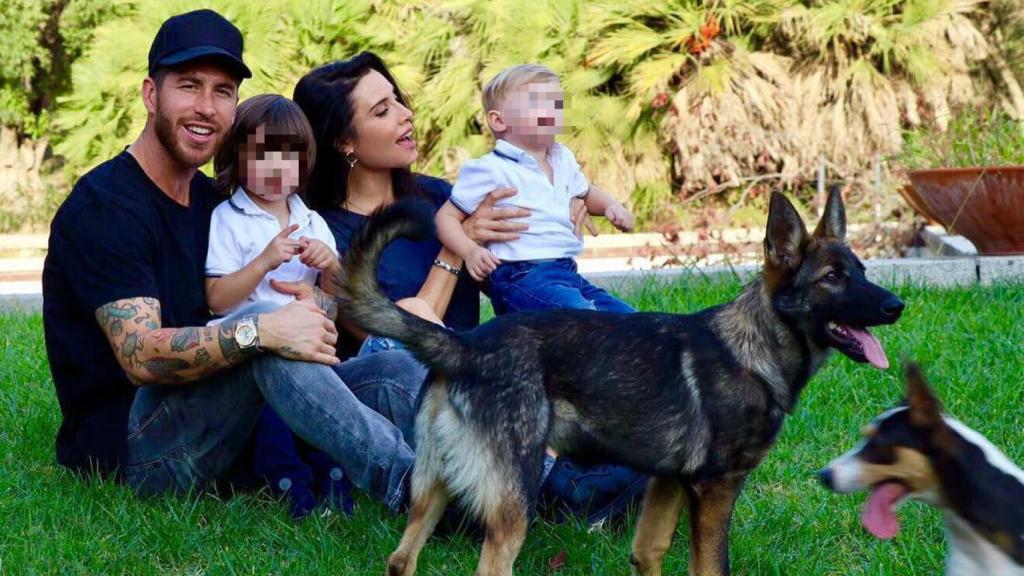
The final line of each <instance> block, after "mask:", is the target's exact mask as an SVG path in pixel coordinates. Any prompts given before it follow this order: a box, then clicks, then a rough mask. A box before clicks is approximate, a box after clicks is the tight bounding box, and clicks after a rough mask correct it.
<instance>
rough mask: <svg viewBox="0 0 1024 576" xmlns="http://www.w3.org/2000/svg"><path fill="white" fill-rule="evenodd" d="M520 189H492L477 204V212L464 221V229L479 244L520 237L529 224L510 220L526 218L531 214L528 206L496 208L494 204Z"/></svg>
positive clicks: (513, 194) (506, 240)
mask: <svg viewBox="0 0 1024 576" xmlns="http://www.w3.org/2000/svg"><path fill="white" fill-rule="evenodd" d="M517 193H518V191H517V190H516V189H515V188H498V189H497V190H492V191H491V192H490V193H489V194H487V196H486V197H485V198H484V199H483V201H482V202H480V205H479V206H477V209H476V212H473V215H472V216H470V217H469V218H466V219H465V220H464V221H463V222H462V229H463V230H464V231H465V232H466V236H469V238H470V239H471V240H473V241H474V242H476V243H477V244H485V243H487V242H508V241H510V240H516V239H518V238H519V233H520V232H522V231H524V230H526V229H527V228H528V226H527V225H526V224H524V223H522V222H509V220H512V219H514V218H525V217H527V216H529V215H530V211H529V210H527V209H526V208H519V207H515V206H504V207H500V208H495V207H494V204H495V203H496V202H497V201H498V200H501V199H503V198H511V197H512V196H515V195H516V194H517Z"/></svg>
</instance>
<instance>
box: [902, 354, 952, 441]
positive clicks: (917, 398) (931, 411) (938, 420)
mask: <svg viewBox="0 0 1024 576" xmlns="http://www.w3.org/2000/svg"><path fill="white" fill-rule="evenodd" d="M904 378H906V380H907V406H909V407H910V423H911V424H912V425H914V426H920V427H922V428H932V429H934V428H936V427H938V426H940V425H942V424H943V421H942V405H941V404H940V403H939V399H938V398H936V396H935V393H934V392H933V391H932V389H931V387H930V386H928V382H926V381H925V379H924V375H923V374H922V373H921V367H920V366H918V365H917V364H916V363H914V362H908V363H907V365H906V368H904Z"/></svg>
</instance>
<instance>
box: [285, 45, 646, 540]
mask: <svg viewBox="0 0 1024 576" xmlns="http://www.w3.org/2000/svg"><path fill="white" fill-rule="evenodd" d="M293 98H294V100H295V102H297V103H298V104H299V106H300V107H301V108H302V110H303V112H305V114H306V116H307V118H308V119H309V122H310V124H311V125H312V126H313V132H314V134H315V136H316V141H317V150H318V156H319V160H318V162H317V164H316V167H315V168H314V171H313V176H312V179H311V182H310V185H309V188H308V192H307V195H308V201H309V204H310V207H312V208H313V209H314V210H317V211H318V212H319V213H320V215H321V216H322V217H323V218H324V220H325V221H326V222H327V224H328V226H329V227H330V228H331V230H332V232H334V234H335V238H336V241H337V245H338V252H339V253H341V254H342V258H343V259H344V253H345V252H346V250H347V249H348V246H349V244H350V242H351V239H352V237H353V234H355V233H356V232H358V231H359V230H360V229H362V227H363V226H364V225H365V223H366V219H367V217H368V215H369V214H372V213H373V212H374V211H375V210H377V209H378V208H381V207H382V206H387V205H389V204H391V203H393V202H395V201H396V200H399V199H403V198H409V197H418V198H422V199H423V200H426V201H428V202H430V203H431V204H432V205H433V206H434V209H435V210H436V209H438V208H440V206H441V205H442V204H444V202H445V201H446V200H447V199H448V196H449V194H450V193H451V185H450V184H448V183H447V182H445V181H444V180H440V179H437V178H431V177H429V176H423V175H417V174H414V173H413V172H412V171H411V170H410V167H411V166H412V164H413V163H414V162H415V161H416V159H417V157H418V151H417V149H416V141H415V139H414V137H413V122H412V121H413V113H412V111H411V110H410V109H409V107H408V103H407V100H406V98H405V96H404V95H403V94H402V92H401V91H400V90H399V88H398V85H397V83H396V82H395V80H394V77H393V76H392V75H391V73H390V72H389V71H388V69H387V67H386V66H385V65H384V62H383V61H381V59H380V58H378V57H377V56H376V55H374V54H372V53H369V52H363V53H361V54H358V55H356V56H355V57H353V58H351V59H349V60H342V61H337V62H332V63H330V64H327V65H325V66H322V67H320V68H317V69H315V70H313V71H311V72H309V73H308V74H306V75H305V76H304V77H303V78H302V79H301V80H300V81H299V83H298V84H297V85H296V87H295V93H294V96H293ZM514 193H515V191H514V190H496V191H494V192H492V193H491V195H490V197H489V198H488V200H487V201H485V203H484V205H482V207H481V209H479V210H477V212H476V213H474V214H473V216H472V217H470V218H468V219H467V220H466V222H465V224H464V227H465V229H466V232H467V234H468V235H469V236H470V238H472V239H473V240H475V241H477V242H486V241H491V240H509V239H514V238H515V236H516V235H517V233H518V232H520V231H522V230H523V229H524V226H523V225H521V224H517V223H515V222H513V221H511V220H512V219H514V218H520V217H522V216H525V215H527V214H528V213H527V212H526V211H524V210H522V209H494V208H493V205H494V201H496V200H497V199H499V198H503V197H507V196H510V195H513V194H514ZM583 209H584V210H585V207H584V208H583ZM577 213H578V212H577ZM577 221H578V222H582V217H578V218H577ZM461 269H462V260H461V259H459V258H458V257H457V256H456V255H455V254H454V253H452V252H450V251H449V250H447V249H445V248H443V247H442V246H441V243H440V242H439V241H438V240H437V239H436V238H433V239H430V240H428V241H424V242H411V241H408V240H400V241H397V242H395V243H394V244H392V245H391V246H389V247H388V248H387V249H386V250H385V251H384V254H383V255H382V258H381V264H380V268H379V270H378V276H377V277H378V280H379V281H380V284H381V287H382V288H383V290H384V292H385V293H386V294H387V295H388V296H389V297H390V298H391V299H392V300H394V301H395V302H396V303H397V304H398V305H399V306H402V307H403V308H405V309H407V310H409V311H410V312H412V313H414V314H417V315H419V316H421V317H424V318H427V319H429V320H432V321H434V322H443V323H444V324H445V325H447V326H451V327H452V328H455V329H457V330H466V329H470V328H473V327H474V326H476V325H477V324H479V321H480V318H479V310H480V295H479V289H478V287H477V285H476V284H475V283H474V282H473V281H472V279H471V278H469V275H468V274H463V275H460V274H459V273H458V272H459V270H461ZM365 338H366V335H365V334H361V333H358V332H357V331H355V330H352V331H350V337H348V338H346V339H344V340H345V341H344V343H342V342H343V339H342V338H339V357H342V358H343V357H345V356H347V355H349V354H351V353H352V352H354V351H355V350H356V349H357V348H358V347H359V346H360V345H361V344H362V343H363V340H364V339H365ZM392 345H394V344H393V343H391V342H388V341H386V340H383V341H382V340H380V339H371V340H370V341H369V342H367V343H366V348H367V349H368V348H372V347H374V346H377V347H385V348H386V347H390V346H392ZM364 352H366V350H364ZM409 440H411V439H409ZM546 472H549V473H547V474H546V480H545V482H544V486H543V490H542V493H543V496H542V501H545V502H549V503H551V504H553V506H551V508H552V509H553V510H557V511H562V510H565V509H568V510H569V511H571V512H574V513H586V514H587V518H588V520H589V521H591V522H596V521H600V520H602V519H604V518H607V517H608V516H609V515H611V514H613V513H615V512H617V511H619V510H623V509H624V508H625V506H626V505H627V504H628V503H629V501H630V500H632V499H633V498H634V497H635V496H637V495H638V494H639V493H641V492H642V490H643V486H644V484H645V480H644V478H643V477H642V476H640V475H638V474H636V473H635V472H632V471H630V470H629V469H627V468H623V467H613V466H598V467H595V468H592V469H581V468H578V467H577V466H575V465H574V464H573V463H572V462H570V461H569V460H568V459H566V458H558V459H557V460H555V459H553V458H552V459H551V460H550V462H549V464H548V465H547V466H546Z"/></svg>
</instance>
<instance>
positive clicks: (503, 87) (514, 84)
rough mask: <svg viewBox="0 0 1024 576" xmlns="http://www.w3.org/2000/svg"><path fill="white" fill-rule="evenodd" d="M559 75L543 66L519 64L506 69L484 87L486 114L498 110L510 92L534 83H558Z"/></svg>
mask: <svg viewBox="0 0 1024 576" xmlns="http://www.w3.org/2000/svg"><path fill="white" fill-rule="evenodd" d="M558 81H559V80H558V74H555V71H554V70H552V69H551V68H548V67H547V66H544V65H541V64H519V65H516V66H512V67H509V68H505V69H504V70H502V71H501V72H498V75H497V76H495V77H494V78H492V79H491V81H490V82H488V83H487V85H486V86H484V93H483V101H484V114H486V113H488V112H490V111H491V110H497V109H498V107H499V106H501V103H502V102H504V101H505V97H506V96H508V95H509V93H510V92H512V91H513V90H516V89H517V88H520V87H522V86H526V85H527V84H532V83H534V82H540V83H546V82H558Z"/></svg>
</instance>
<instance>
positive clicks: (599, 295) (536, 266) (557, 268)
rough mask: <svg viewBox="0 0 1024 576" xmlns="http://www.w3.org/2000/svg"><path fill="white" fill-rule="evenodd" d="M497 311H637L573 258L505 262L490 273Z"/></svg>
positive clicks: (491, 295) (492, 294)
mask: <svg viewBox="0 0 1024 576" xmlns="http://www.w3.org/2000/svg"><path fill="white" fill-rule="evenodd" d="M490 282H491V294H490V297H491V303H492V304H493V305H494V313H495V314H499V315H500V314H507V313H510V312H519V311H522V310H546V309H559V308H563V309H564V308H570V309H579V310H604V311H607V312H635V311H636V310H634V309H633V307H632V306H630V305H629V304H626V303H625V302H623V301H621V300H619V299H618V298H616V297H614V296H612V295H611V294H609V293H607V292H605V291H604V290H602V289H601V288H598V287H597V286H594V285H593V284H591V283H590V282H587V281H586V279H584V278H583V277H582V276H580V275H579V273H578V272H577V271H576V262H574V261H573V259H572V258H559V259H557V260H538V261H525V262H503V263H502V264H500V265H499V266H498V269H497V270H495V271H494V272H492V273H491V275H490Z"/></svg>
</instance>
